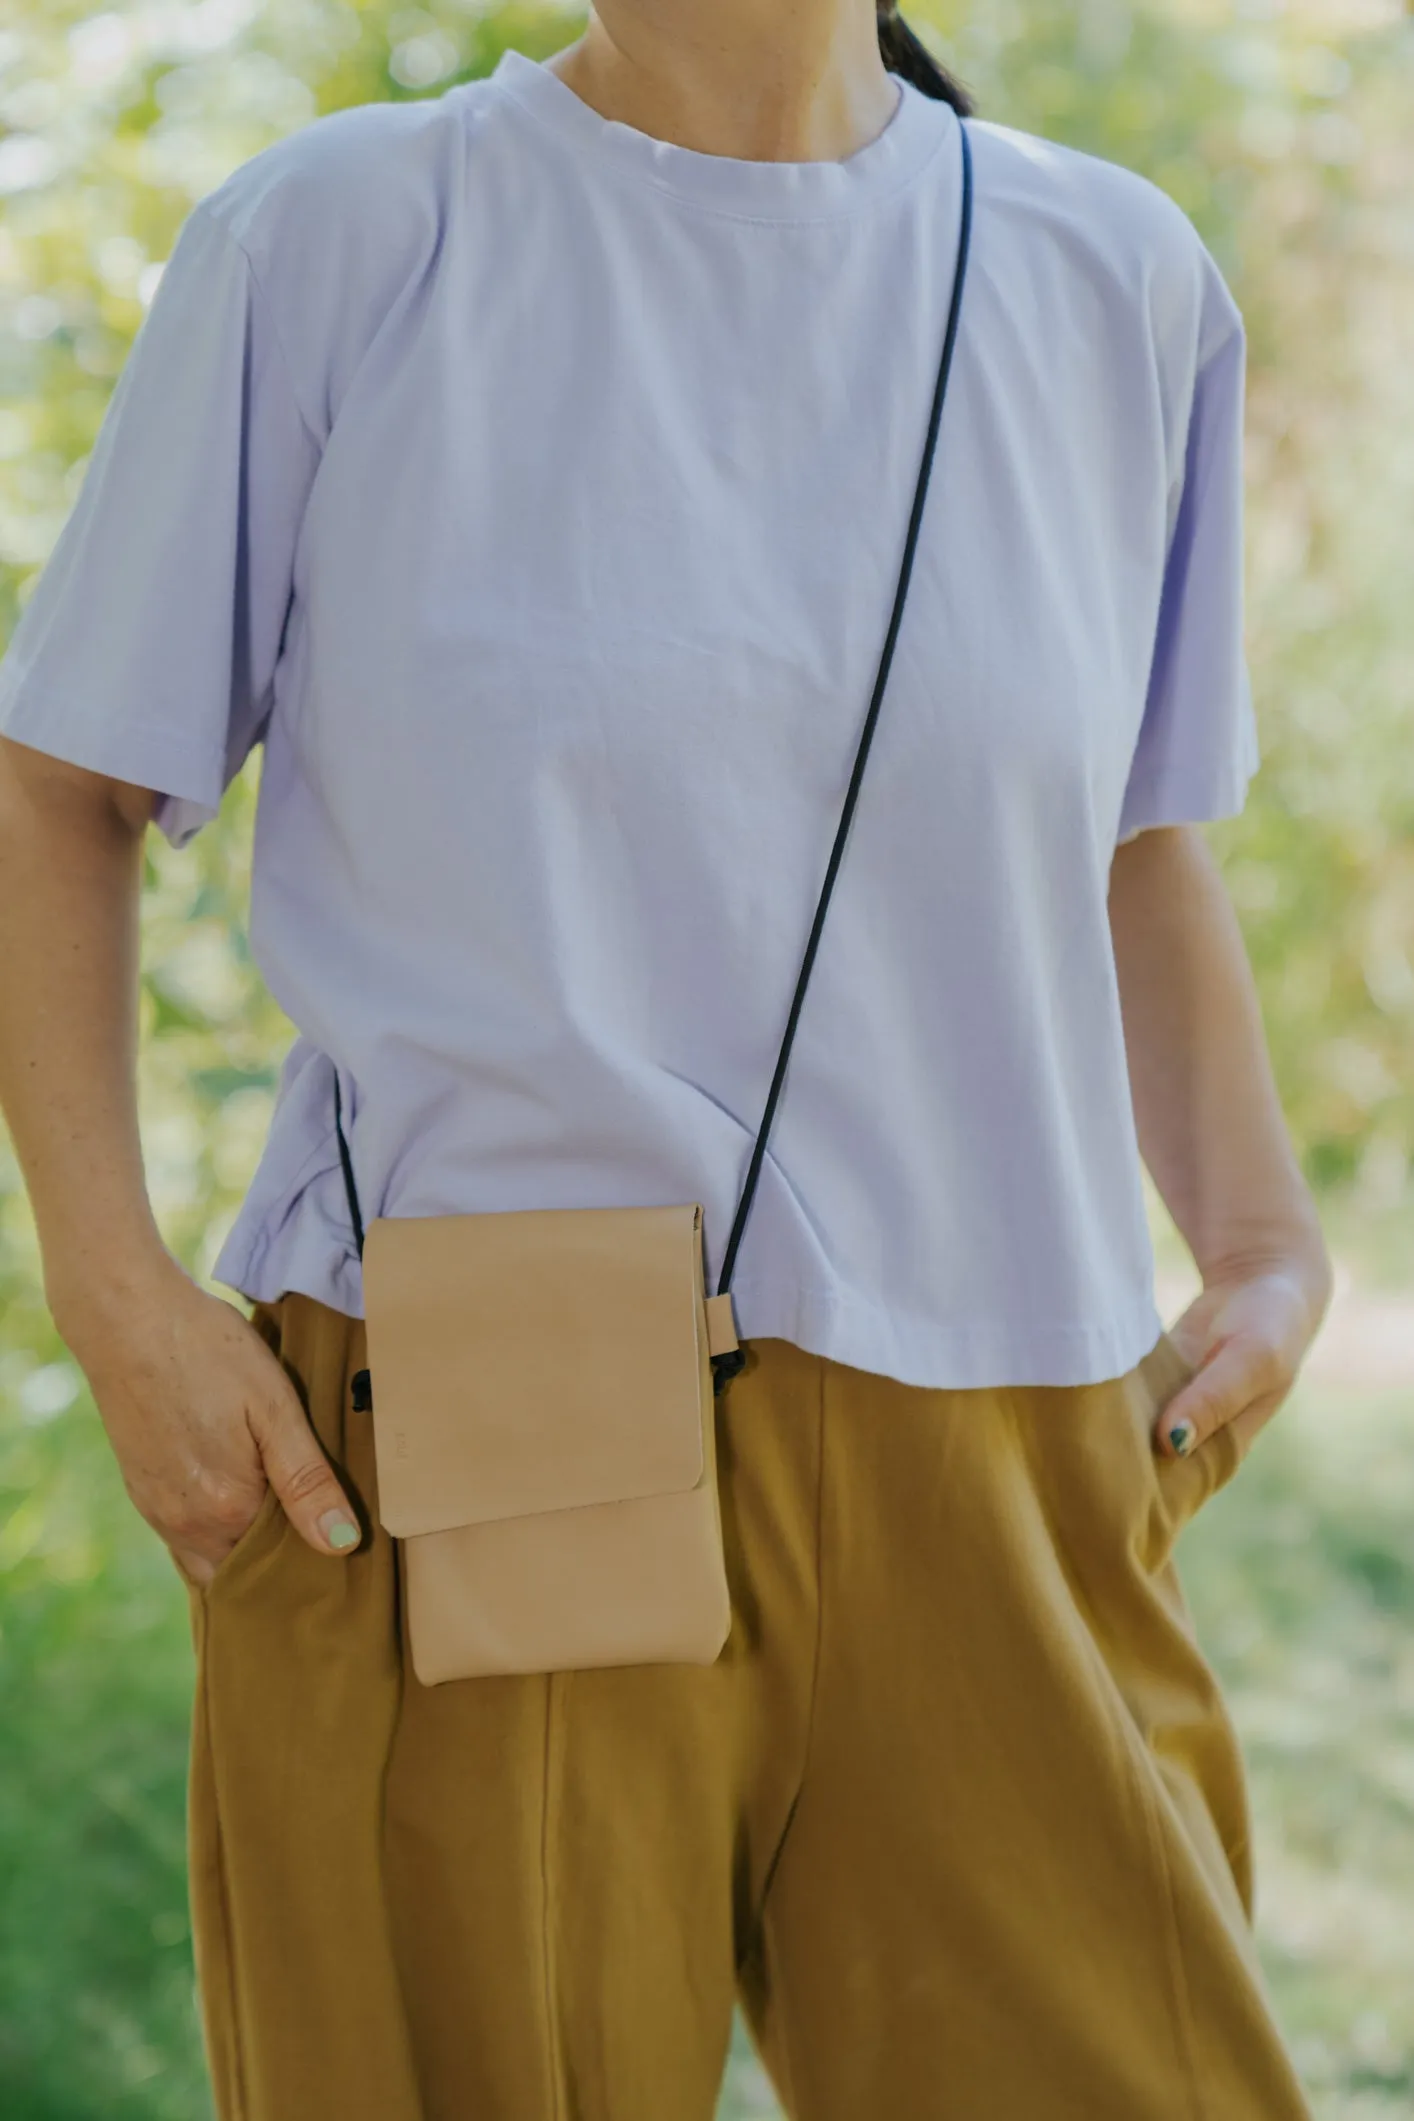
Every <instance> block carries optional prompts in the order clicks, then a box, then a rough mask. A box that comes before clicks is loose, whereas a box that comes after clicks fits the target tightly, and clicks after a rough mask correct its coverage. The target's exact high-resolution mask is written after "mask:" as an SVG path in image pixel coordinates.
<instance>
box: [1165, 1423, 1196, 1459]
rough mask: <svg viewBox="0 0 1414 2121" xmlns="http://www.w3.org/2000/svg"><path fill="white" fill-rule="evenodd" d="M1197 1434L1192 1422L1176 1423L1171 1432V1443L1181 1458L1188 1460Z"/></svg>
mask: <svg viewBox="0 0 1414 2121" xmlns="http://www.w3.org/2000/svg"><path fill="white" fill-rule="evenodd" d="M1197 1434H1198V1432H1197V1430H1196V1429H1195V1428H1194V1426H1193V1424H1192V1422H1191V1421H1176V1422H1175V1423H1174V1425H1173V1427H1172V1428H1171V1429H1170V1430H1169V1442H1170V1443H1171V1444H1172V1445H1173V1447H1174V1449H1175V1451H1177V1453H1178V1455H1179V1457H1180V1458H1186V1457H1187V1456H1188V1454H1189V1452H1190V1451H1191V1450H1192V1449H1193V1445H1194V1441H1195V1439H1196V1437H1197Z"/></svg>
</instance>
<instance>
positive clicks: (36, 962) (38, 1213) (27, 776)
mask: <svg viewBox="0 0 1414 2121" xmlns="http://www.w3.org/2000/svg"><path fill="white" fill-rule="evenodd" d="M153 801H154V798H153V797H152V795H151V794H150V793H149V792H148V791H147V790H146V789H142V788H136V787H133V786H131V785H130V784H129V783H127V782H124V781H116V780H110V779H108V778H107V777H105V776H103V775H100V774H96V773H89V772H87V771H85V770H84V769H83V768H81V767H77V766H69V765H66V764H64V763H63V762H62V761H60V760H58V759H55V758H52V757H49V756H48V755H46V754H45V753H42V752H40V751H36V750H33V749H31V748H29V747H28V746H26V745H22V744H17V743H14V742H12V741H11V740H10V739H8V738H5V737H0V1112H3V1114H4V1116H5V1119H6V1120H7V1122H8V1124H9V1129H10V1133H11V1137H12V1139H13V1141H14V1145H15V1152H16V1155H17V1156H18V1158H19V1163H20V1169H21V1172H22V1173H23V1176H24V1180H25V1184H26V1187H27V1190H28V1192H29V1196H30V1201H31V1204H32V1206H33V1209H34V1216H35V1223H36V1226H37V1229H38V1233H39V1243H40V1252H41V1257H42V1260H43V1271H44V1291H45V1297H46V1300H47V1301H48V1303H49V1306H50V1309H51V1311H52V1312H53V1316H54V1321H55V1324H56V1325H57V1327H58V1329H59V1331H60V1333H61V1334H62V1335H63V1337H64V1339H65V1340H66V1342H67V1343H68V1345H69V1347H70V1348H71V1349H72V1350H73V1353H74V1355H75V1356H76V1358H77V1359H78V1361H79V1363H80V1364H81V1365H82V1367H83V1369H84V1372H85V1374H86V1375H87V1377H88V1380H89V1383H90V1384H91V1386H92V1388H93V1394H94V1398H95V1400H96V1401H97V1404H98V1409H99V1412H100V1414H101V1415H102V1417H103V1421H104V1425H105V1427H106V1428H107V1431H108V1435H109V1438H110V1440H111V1442H112V1444H113V1448H114V1450H115V1452H116V1453H117V1457H118V1461H119V1464H120V1466H121V1468H122V1472H123V1478H124V1480H125V1482H126V1484H127V1488H128V1493H129V1494H130V1495H131V1497H132V1499H133V1502H134V1503H135V1505H136V1507H137V1508H138V1510H139V1511H140V1512H141V1514H142V1515H143V1516H144V1517H145V1518H146V1519H147V1521H148V1523H149V1524H150V1525H152V1526H153V1528H154V1529H155V1530H156V1531H157V1532H158V1533H159V1534H160V1536H161V1537H162V1538H163V1539H164V1540H165V1541H166V1542H167V1544H168V1545H169V1546H170V1547H171V1548H172V1550H173V1552H174V1553H175V1554H176V1555H177V1557H178V1559H179V1560H180V1561H181V1562H182V1564H183V1566H184V1567H185V1568H186V1569H187V1571H188V1573H189V1574H190V1575H192V1576H193V1577H195V1578H196V1579H197V1581H198V1582H206V1581H208V1580H209V1579H210V1577H211V1575H212V1574H213V1573H214V1571H215V1568H216V1566H217V1565H218V1564H219V1562H220V1561H221V1560H222V1559H223V1558H224V1556H225V1554H226V1553H228V1552H229V1551H230V1549H231V1547H232V1546H233V1545H234V1544H235V1542H236V1540H237V1539H238V1538H239V1536H240V1534H241V1533H242V1532H243V1531H244V1530H245V1528H246V1527H247V1526H248V1525H249V1524H250V1522H251V1520H252V1519H253V1518H254V1516H255V1513H256V1510H257V1509H258V1507H259V1505H260V1500H261V1497H262V1495H263V1493H264V1491H265V1487H266V1483H267V1480H268V1481H269V1483H270V1484H271V1485H272V1486H273V1487H274V1488H275V1489H276V1491H277V1493H278V1495H279V1497H280V1500H281V1503H282V1504H283V1506H284V1508H285V1510H286V1512H287V1514H288V1515H289V1517H290V1519H291V1521H292V1522H293V1523H294V1524H295V1526H296V1528H297V1529H298V1530H299V1531H300V1532H301V1533H302V1534H303V1536H304V1537H305V1538H306V1539H307V1540H308V1541H309V1543H310V1544H311V1545H312V1546H314V1547H316V1548H317V1549H318V1550H319V1551H320V1552H322V1553H328V1552H330V1551H331V1549H330V1544H329V1540H328V1537H327V1536H326V1535H327V1532H328V1530H329V1529H330V1528H331V1527H332V1526H333V1525H334V1524H336V1523H338V1522H343V1523H345V1524H347V1525H349V1526H350V1527H351V1529H352V1530H353V1532H354V1535H355V1537H356V1536H357V1527H356V1526H354V1525H353V1523H352V1517H351V1513H350V1511H349V1509H348V1506H347V1503H346V1502H345V1499H344V1495H343V1492H342V1490H341V1488H340V1486H339V1484H338V1481H337V1479H336V1477H335V1475H334V1473H333V1471H332V1469H331V1467H330V1466H329V1463H328V1461H327V1460H326V1459H325V1457H324V1455H323V1453H322V1451H321V1450H320V1448H319V1445H318V1441H317V1439H316V1438H315V1436H314V1433H313V1431H312V1429H311V1428H310V1426H309V1422H308V1420H307V1418H306V1416H305V1413H304V1409H303V1407H302V1406H301V1405H300V1402H299V1399H298V1396H297V1394H296V1393H295V1390H294V1388H293V1386H292V1385H291V1383H290V1381H289V1379H288V1378H287V1377H286V1375H285V1373H284V1371H283V1369H282V1368H281V1366H280V1364H279V1363H278V1361H276V1359H275V1357H274V1356H273V1355H272V1353H271V1351H270V1350H269V1348H268V1347H267V1346H266V1344H265V1342H264V1341H263V1340H262V1338H261V1337H260V1335H259V1334H258V1333H257V1332H256V1331H255V1329H254V1327H253V1326H251V1325H250V1323H249V1322H248V1321H247V1320H246V1319H245V1318H244V1317H243V1316H242V1315H241V1313H240V1312H239V1311H238V1310H237V1309H236V1308H235V1306H234V1305H233V1304H229V1303H225V1302H223V1301H222V1300H221V1299H220V1298H219V1297H214V1296H209V1295H207V1294H206V1293H205V1292H204V1291H203V1290H201V1289H199V1288H198V1287H197V1286H196V1284H195V1283H194V1282H193V1281H192V1280H191V1278H190V1277H189V1276H188V1275H187V1274H186V1273H185V1272H184V1271H183V1269H182V1268H181V1266H180V1265H179V1264H178V1262H177V1261H176V1260H175V1259H174V1258H173V1257H172V1255H171V1253H170V1252H169V1251H168V1250H167V1248H166V1246H165V1245H164V1244H163V1242H162V1238H161V1235H160V1233H159V1231H158V1229H157V1225H156V1222H155V1220H154V1218H153V1214H152V1208H151V1203H150V1201H149V1199H148V1194H147V1187H146V1183H145V1179H144V1175H143V1167H142V1151H141V1145H140V1141H139V1136H138V1116H137V1088H136V1049H137V1006H136V1005H137V988H138V902H139V887H140V882H141V868H142V839H143V833H144V830H145V829H146V826H147V823H148V821H149V819H150V818H151V815H152V809H153ZM331 1513H332V1514H331ZM351 1543H352V1542H350V1544H351ZM335 1551H337V1549H336V1550H335Z"/></svg>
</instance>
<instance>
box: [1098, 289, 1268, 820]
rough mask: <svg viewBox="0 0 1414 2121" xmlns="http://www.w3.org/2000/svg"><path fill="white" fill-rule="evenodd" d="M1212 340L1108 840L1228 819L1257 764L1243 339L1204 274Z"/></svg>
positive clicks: (1194, 405)
mask: <svg viewBox="0 0 1414 2121" xmlns="http://www.w3.org/2000/svg"><path fill="white" fill-rule="evenodd" d="M1209 285H1210V298H1211V307H1212V309H1215V310H1216V311H1217V318H1216V330H1215V332H1214V337H1215V341H1216V343H1215V344H1214V345H1213V346H1212V348H1211V350H1208V351H1206V352H1205V353H1204V354H1203V355H1202V358H1200V360H1199V362H1198V365H1197V371H1196V375H1195V378H1194V386H1193V391H1192V397H1191V401H1190V409H1189V416H1188V423H1187V440H1186V444H1185V447H1184V451H1183V469H1182V486H1181V490H1180V494H1179V499H1178V506H1177V510H1176V513H1175V514H1174V517H1173V528H1172V532H1171V535H1170V539H1169V549H1168V555H1167V561H1166V565H1165V569H1164V580H1163V589H1162V594H1161V597H1160V602H1159V614H1158V623H1157V626H1156V629H1155V639H1154V650H1153V657H1152V661H1151V665H1150V675H1149V685H1148V693H1147V697H1146V701H1145V707H1144V715H1143V719H1142V722H1141V724H1140V729H1139V736H1138V739H1137V742H1136V745H1135V749H1134V754H1133V757H1132V759H1131V762H1130V768H1129V778H1128V782H1127V785H1126V787H1125V792H1124V798H1123V802H1122V805H1121V811H1120V821H1119V830H1118V839H1119V840H1121V841H1122V840H1125V839H1129V838H1132V837H1133V835H1134V834H1135V833H1136V832H1140V831H1143V830H1144V829H1146V828H1147V827H1149V826H1152V825H1177V824H1183V823H1187V822H1190V821H1191V822H1197V821H1200V820H1203V819H1212V818H1224V817H1235V816H1236V815H1237V814H1238V813H1239V812H1240V811H1241V809H1242V808H1243V805H1244V803H1245V801H1246V796H1247V784H1248V782H1249V781H1250V779H1251V777H1252V775H1253V774H1254V773H1255V772H1256V770H1257V767H1258V764H1259V763H1260V753H1259V749H1258V743H1257V725H1256V718H1255V715H1254V712H1253V706H1252V691H1251V684H1250V680H1249V676H1248V669H1247V661H1246V655H1245V652H1244V646H1243V586H1242V566H1243V553H1242V514H1243V507H1242V416H1243V395H1244V383H1245V369H1246V338H1245V334H1244V332H1243V328H1242V320H1241V317H1240V315H1239V313H1238V311H1237V308H1236V305H1235V304H1234V303H1233V301H1232V297H1231V296H1230V295H1229V294H1228V293H1227V290H1226V288H1225V287H1223V285H1222V282H1221V281H1220V280H1219V279H1218V276H1217V272H1216V268H1210V273H1209Z"/></svg>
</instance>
